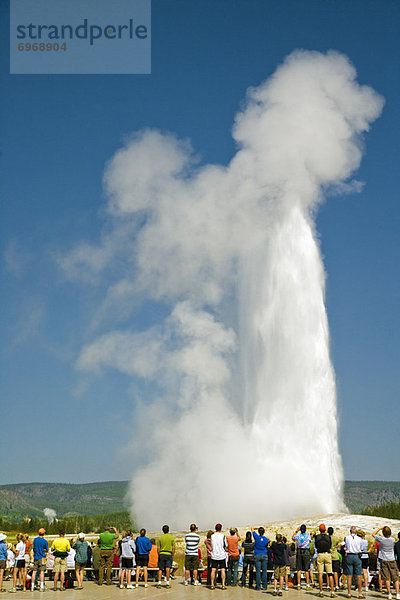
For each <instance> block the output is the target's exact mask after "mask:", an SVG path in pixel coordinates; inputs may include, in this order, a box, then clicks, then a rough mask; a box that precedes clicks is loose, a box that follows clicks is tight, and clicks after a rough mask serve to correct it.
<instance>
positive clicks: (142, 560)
mask: <svg viewBox="0 0 400 600" xmlns="http://www.w3.org/2000/svg"><path fill="white" fill-rule="evenodd" d="M136 564H137V566H138V567H147V565H148V564H149V555H148V554H137V555H136Z"/></svg>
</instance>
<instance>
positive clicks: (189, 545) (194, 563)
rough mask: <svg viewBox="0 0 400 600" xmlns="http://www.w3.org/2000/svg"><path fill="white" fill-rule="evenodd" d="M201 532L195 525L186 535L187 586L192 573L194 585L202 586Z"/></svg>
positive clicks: (192, 525)
mask: <svg viewBox="0 0 400 600" xmlns="http://www.w3.org/2000/svg"><path fill="white" fill-rule="evenodd" d="M199 543H200V536H199V530H198V527H197V525H195V523H192V524H191V525H190V533H187V534H186V535H185V544H186V550H185V585H189V583H190V580H191V572H192V573H193V580H194V585H200V581H199V580H198V572H199Z"/></svg>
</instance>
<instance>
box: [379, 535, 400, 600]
mask: <svg viewBox="0 0 400 600" xmlns="http://www.w3.org/2000/svg"><path fill="white" fill-rule="evenodd" d="M381 530H382V533H383V535H378V531H381ZM372 535H373V536H374V538H375V540H376V541H377V542H379V555H378V556H379V560H380V562H381V573H382V577H383V579H384V580H385V583H386V589H387V593H388V599H389V600H391V598H392V594H391V586H390V584H391V583H393V584H394V589H395V590H396V600H400V594H399V572H398V570H397V564H396V560H395V557H394V545H395V543H396V540H395V539H394V538H393V537H391V535H392V530H391V529H390V527H387V526H385V527H379V528H378V529H377V530H376V531H374V533H373V534H372Z"/></svg>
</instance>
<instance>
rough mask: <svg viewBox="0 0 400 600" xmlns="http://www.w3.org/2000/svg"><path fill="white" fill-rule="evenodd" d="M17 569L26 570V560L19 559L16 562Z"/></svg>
mask: <svg viewBox="0 0 400 600" xmlns="http://www.w3.org/2000/svg"><path fill="white" fill-rule="evenodd" d="M15 568H16V569H25V559H24V558H18V560H16V561H15Z"/></svg>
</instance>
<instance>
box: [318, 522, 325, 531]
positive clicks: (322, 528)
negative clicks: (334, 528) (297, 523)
mask: <svg viewBox="0 0 400 600" xmlns="http://www.w3.org/2000/svg"><path fill="white" fill-rule="evenodd" d="M319 530H320V531H326V527H325V525H324V524H323V523H321V525H320V526H319Z"/></svg>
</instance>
